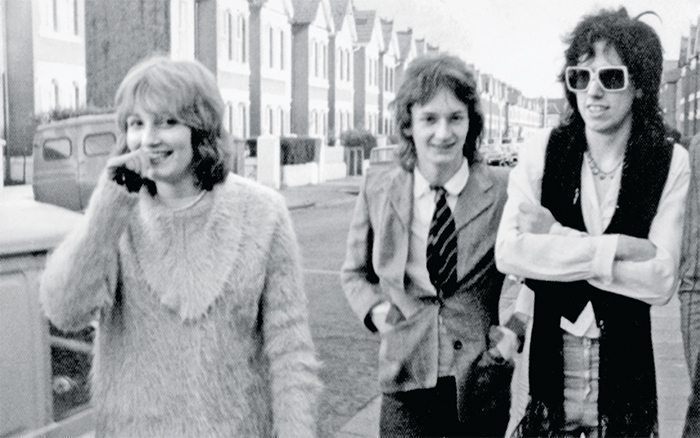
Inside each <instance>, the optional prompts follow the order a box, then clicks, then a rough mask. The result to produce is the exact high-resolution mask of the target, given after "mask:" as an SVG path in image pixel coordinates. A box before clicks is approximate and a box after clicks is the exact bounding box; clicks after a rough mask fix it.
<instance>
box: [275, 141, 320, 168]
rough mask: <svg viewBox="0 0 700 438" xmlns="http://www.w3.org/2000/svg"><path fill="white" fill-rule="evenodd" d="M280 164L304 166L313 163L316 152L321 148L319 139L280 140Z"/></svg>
mask: <svg viewBox="0 0 700 438" xmlns="http://www.w3.org/2000/svg"><path fill="white" fill-rule="evenodd" d="M280 147H281V149H282V150H281V152H280V162H281V164H282V165H286V164H304V163H310V162H312V161H314V159H315V158H316V151H317V150H318V149H319V148H320V147H321V139H320V138H312V137H282V138H280Z"/></svg>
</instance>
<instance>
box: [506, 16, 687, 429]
mask: <svg viewBox="0 0 700 438" xmlns="http://www.w3.org/2000/svg"><path fill="white" fill-rule="evenodd" d="M638 18H639V17H636V18H631V17H630V16H629V15H628V14H627V11H626V10H625V9H624V8H620V9H619V10H617V11H612V10H603V11H600V12H598V13H597V14H594V15H589V16H586V17H584V18H583V19H582V20H581V21H580V22H579V23H578V25H577V26H576V28H575V29H574V31H573V32H572V34H571V36H570V37H569V38H568V40H567V41H566V42H567V43H568V45H569V47H568V49H567V50H566V66H565V68H564V69H563V71H562V74H561V77H560V79H561V80H562V81H563V82H564V86H565V93H566V98H567V100H568V102H569V105H570V106H571V114H570V116H569V117H568V118H567V119H566V120H564V121H563V122H562V124H561V125H560V126H559V127H557V128H555V129H554V130H552V131H551V132H548V133H546V134H545V135H542V136H541V138H537V139H535V140H534V141H533V142H532V143H531V144H529V145H526V146H523V147H522V148H521V157H520V162H519V164H518V166H517V167H516V168H515V169H514V170H513V171H512V173H511V176H510V181H509V186H508V201H507V203H506V206H505V209H504V212H503V218H502V221H501V225H500V227H499V231H498V238H497V241H496V263H497V266H498V268H499V270H500V271H501V272H504V273H507V274H513V275H517V276H520V277H523V278H525V279H526V280H525V283H526V285H527V287H523V289H522V291H521V294H520V296H519V297H518V304H517V308H518V309H519V310H520V312H519V313H518V315H519V316H520V317H521V318H523V319H525V320H527V319H528V317H530V315H531V317H532V318H533V320H532V322H533V325H532V336H531V346H530V360H529V383H530V396H531V401H530V405H529V407H528V409H527V411H526V414H525V417H524V419H523V421H522V422H521V427H520V431H521V432H522V433H523V434H524V435H525V436H540V437H541V436H557V437H559V436H562V437H577V438H578V437H580V436H585V437H588V438H591V437H604V436H608V437H611V436H615V437H629V436H633V437H644V436H646V437H649V436H656V435H657V434H658V420H657V395H656V381H655V370H654V356H653V350H652V340H651V322H650V316H649V309H650V306H651V305H662V304H665V303H666V302H668V300H669V299H670V298H671V296H672V295H673V293H674V292H675V290H676V289H677V286H678V275H677V268H678V263H679V256H680V255H679V253H680V244H681V231H682V228H683V212H684V199H685V196H686V193H687V190H688V181H689V165H688V155H687V152H686V151H685V150H684V149H683V148H682V147H680V146H678V145H674V144H673V143H672V142H669V141H667V140H666V135H665V129H664V124H663V119H662V116H661V112H660V111H659V107H658V90H659V84H660V81H661V72H662V62H663V58H662V49H661V43H660V41H659V38H658V36H657V35H656V33H655V32H654V30H653V29H652V28H651V27H650V26H648V25H647V24H645V23H643V22H641V21H639V20H638ZM533 291H534V293H533Z"/></svg>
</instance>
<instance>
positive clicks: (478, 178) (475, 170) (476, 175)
mask: <svg viewBox="0 0 700 438" xmlns="http://www.w3.org/2000/svg"><path fill="white" fill-rule="evenodd" d="M492 186H493V182H492V181H491V179H490V178H489V176H488V175H487V174H486V171H485V168H484V164H476V165H474V166H471V167H470V169H469V179H468V180H467V185H465V186H464V189H462V192H461V193H460V194H459V198H457V205H456V207H455V211H454V217H455V223H456V226H457V232H459V230H460V229H461V228H462V227H464V226H465V225H467V224H468V223H469V222H471V221H472V220H473V219H474V218H475V217H477V216H478V215H479V214H480V213H481V212H482V211H484V210H485V209H487V208H488V207H489V206H490V205H491V204H493V202H494V199H493V193H492V192H491V187H492Z"/></svg>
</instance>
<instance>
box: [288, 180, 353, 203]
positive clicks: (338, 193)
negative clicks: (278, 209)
mask: <svg viewBox="0 0 700 438" xmlns="http://www.w3.org/2000/svg"><path fill="white" fill-rule="evenodd" d="M361 183H362V176H348V177H345V178H341V179H336V180H330V181H326V182H323V183H321V184H313V185H306V186H298V187H283V188H282V189H280V190H279V191H280V193H281V194H282V195H284V198H285V200H286V202H287V208H289V209H290V210H295V209H298V208H308V207H324V206H332V205H338V204H342V203H354V202H355V200H356V199H357V194H358V193H359V191H360V184H361Z"/></svg>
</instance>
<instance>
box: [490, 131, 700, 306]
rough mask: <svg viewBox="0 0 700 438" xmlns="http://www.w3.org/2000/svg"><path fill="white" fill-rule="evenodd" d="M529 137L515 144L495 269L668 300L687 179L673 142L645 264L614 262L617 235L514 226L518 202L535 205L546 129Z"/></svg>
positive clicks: (674, 284) (684, 154) (685, 163)
mask: <svg viewBox="0 0 700 438" xmlns="http://www.w3.org/2000/svg"><path fill="white" fill-rule="evenodd" d="M533 140H534V141H533V142H531V143H529V144H526V145H523V147H521V148H520V158H519V163H518V165H517V166H516V167H515V168H514V169H513V171H512V172H511V174H510V180H509V182H508V201H507V202H506V205H505V208H504V210H503V217H502V219H501V224H500V227H499V230H498V236H497V238H496V265H497V267H498V269H499V270H500V271H501V272H503V273H505V274H513V275H517V276H521V277H525V278H531V279H537V280H546V281H562V282H571V281H578V280H587V281H588V282H589V283H590V284H591V285H593V286H595V287H598V288H600V289H603V290H607V291H610V292H615V293H619V294H622V295H625V296H629V297H631V298H636V299H640V300H642V301H645V302H647V303H649V304H663V303H665V302H667V301H668V300H669V299H670V297H671V296H672V295H673V293H674V292H675V289H676V287H677V275H676V271H677V267H678V261H679V257H680V239H681V233H682V228H683V212H684V208H685V206H684V200H685V196H686V192H687V189H688V183H689V178H690V168H689V164H688V156H687V152H686V151H685V150H683V149H682V148H681V147H679V146H676V148H675V150H674V153H673V159H672V162H671V169H670V172H669V176H668V179H667V182H666V186H665V187H664V191H663V193H662V196H661V200H660V202H659V207H658V212H657V214H656V216H655V218H654V220H653V221H652V225H651V229H650V233H649V240H650V241H651V242H652V243H653V244H654V245H655V246H656V248H657V252H656V257H655V258H654V259H652V260H649V261H646V262H638V263H637V262H618V261H615V260H614V257H615V251H616V248H617V239H618V236H617V235H609V234H608V235H601V236H591V235H589V234H587V233H585V232H580V231H577V230H573V229H571V228H567V227H563V226H561V224H554V225H553V226H552V228H551V230H550V233H549V234H532V233H523V232H520V231H519V230H518V225H517V217H518V206H519V205H520V204H522V203H536V204H540V194H541V185H542V174H543V171H544V158H545V152H546V147H547V142H548V140H549V132H545V133H543V134H542V135H540V136H537V137H536V138H534V139H533ZM573 201H574V200H572V202H573Z"/></svg>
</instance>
